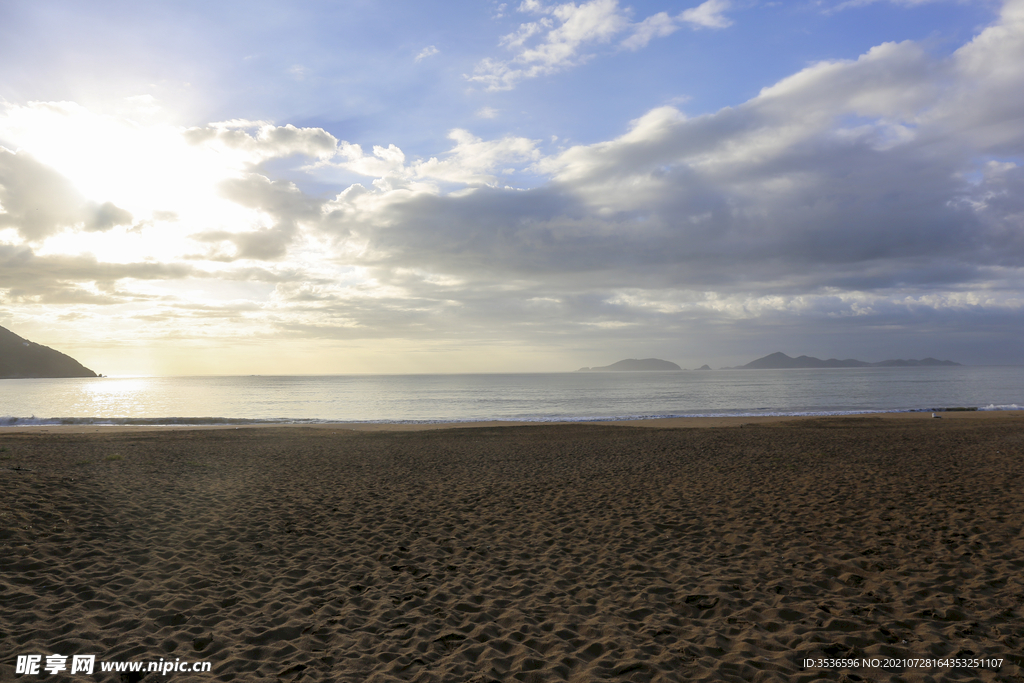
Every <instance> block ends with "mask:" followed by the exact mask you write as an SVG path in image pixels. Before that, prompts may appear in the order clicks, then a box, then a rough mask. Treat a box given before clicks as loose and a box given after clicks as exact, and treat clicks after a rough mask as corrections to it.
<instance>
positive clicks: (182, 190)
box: [0, 102, 252, 222]
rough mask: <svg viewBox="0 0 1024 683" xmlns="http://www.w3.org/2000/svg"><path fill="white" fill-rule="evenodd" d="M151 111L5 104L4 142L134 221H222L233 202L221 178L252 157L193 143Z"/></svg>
mask: <svg viewBox="0 0 1024 683" xmlns="http://www.w3.org/2000/svg"><path fill="white" fill-rule="evenodd" d="M153 109H154V108H153V107H152V105H150V106H146V107H141V106H140V110H139V111H138V112H137V113H138V114H139V116H138V117H137V118H131V117H127V116H120V115H109V114H101V113H96V112H93V111H90V110H88V109H86V108H85V107H82V106H80V105H78V104H75V103H73V102H56V103H54V102H33V103H30V104H28V105H26V106H8V107H6V109H5V110H4V111H3V114H2V115H0V140H5V141H8V142H9V143H12V144H14V145H15V146H16V147H17V148H19V149H21V150H24V151H26V152H28V153H29V154H31V155H32V156H33V157H34V158H35V159H36V160H38V161H40V162H41V163H43V164H46V165H47V166H50V167H51V168H53V169H54V170H56V171H57V172H58V173H60V174H61V175H63V176H64V177H66V178H67V179H68V180H70V181H71V182H72V184H73V185H74V186H75V188H76V189H77V190H78V191H79V192H80V193H81V194H82V195H83V196H84V197H85V198H86V199H87V200H91V201H93V202H97V203H104V202H112V203H114V204H115V205H117V206H118V207H120V208H122V209H125V210H127V211H129V212H130V213H131V214H132V216H133V218H134V219H135V221H136V222H139V221H147V220H148V221H153V220H156V221H159V220H161V219H163V220H166V219H168V218H171V219H176V220H182V219H185V218H189V217H198V216H203V217H204V219H205V221H206V222H209V221H210V220H211V219H212V220H213V221H217V220H218V217H220V216H223V214H224V212H225V210H226V206H225V205H227V204H229V203H228V202H225V201H224V200H223V199H222V198H221V197H220V196H219V195H218V184H219V183H220V182H221V181H223V180H225V179H226V178H230V177H234V176H237V175H238V174H239V173H242V172H243V171H244V170H245V168H246V164H247V163H249V162H250V161H252V160H251V159H249V158H248V157H249V156H250V155H248V154H246V153H245V152H243V151H241V150H231V149H226V148H214V147H211V146H208V145H193V144H189V142H187V141H186V139H185V137H184V135H183V133H184V130H185V129H184V128H182V127H180V126H176V125H173V124H171V123H170V122H169V121H168V120H167V117H166V116H165V117H161V116H158V115H156V114H155V113H154V111H153ZM227 210H228V211H230V209H229V208H228V209H227ZM224 217H225V218H226V216H224Z"/></svg>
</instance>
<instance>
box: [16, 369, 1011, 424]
mask: <svg viewBox="0 0 1024 683" xmlns="http://www.w3.org/2000/svg"><path fill="white" fill-rule="evenodd" d="M953 406H971V407H978V408H982V409H985V408H989V409H1000V408H1002V409H1012V408H1017V407H1019V406H1024V368H1022V367H953V368H844V369H835V370H733V371H710V372H698V371H690V372H679V373H646V372H645V373H547V374H493V375H348V376H339V375H331V376H319V377H315V376H299V377H269V376H249V377H234V376H232V377H134V378H117V377H114V378H98V379H33V380H0V416H3V417H0V423H2V424H8V425H10V424H26V423H50V422H57V421H65V422H67V421H72V422H86V423H133V422H140V423H189V424H201V423H205V422H225V421H230V422H244V421H261V422H262V421H284V422H305V421H311V422H321V421H325V422H364V421H382V422H406V421H424V422H427V421H468V420H492V419H499V420H579V419H600V418H627V417H628V418H636V417H661V416H685V415H752V414H761V415H763V414H786V415H800V414H820V413H843V412H862V411H894V410H922V409H929V408H941V407H953Z"/></svg>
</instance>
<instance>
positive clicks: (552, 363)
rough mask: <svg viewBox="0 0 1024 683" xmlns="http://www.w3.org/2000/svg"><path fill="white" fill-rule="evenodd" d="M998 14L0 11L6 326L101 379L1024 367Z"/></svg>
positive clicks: (1018, 102) (1006, 31) (743, 1)
mask: <svg viewBox="0 0 1024 683" xmlns="http://www.w3.org/2000/svg"><path fill="white" fill-rule="evenodd" d="M1022 305H1024V0H1007V1H1006V2H1003V3H999V2H971V1H966V0H965V1H962V2H955V1H952V0H949V1H946V0H934V1H928V0H874V1H872V0H818V1H808V2H801V1H797V2H784V1H783V2H777V1H772V2H763V1H760V0H707V1H706V2H703V3H698V2H673V1H670V0H643V1H638V2H632V3H628V2H624V1H617V0H587V1H583V2H564V3H563V2H557V1H556V2H547V1H543V0H522V1H521V2H493V1H491V0H479V1H468V0H465V1H456V2H452V1H446V2H443V3H442V2H434V1H433V0H415V1H414V0H350V1H334V2H326V1H319V2H313V1H311V2H287V3H286V2H271V1H266V0H262V1H261V0H247V1H246V2H244V3H243V2H234V1H232V0H227V1H224V2H217V3H210V2H206V1H203V2H191V1H188V0H177V1H175V2H162V1H159V0H156V1H153V2H145V3H139V2H134V1H133V2H119V1H104V0H96V1H94V2H89V3H80V2H75V1H73V0H67V1H59V0H5V1H4V2H3V3H2V4H0V326H4V327H7V328H8V329H11V330H12V331H14V332H16V333H17V334H20V335H21V336H23V337H25V338H27V339H31V340H33V341H36V342H38V343H41V344H46V345H49V346H52V347H55V348H57V349H59V350H61V351H64V352H65V353H68V354H69V355H72V356H73V357H75V358H76V359H77V360H79V361H81V362H82V363H83V364H84V365H86V366H87V367H89V368H91V369H93V370H95V371H96V372H100V373H103V374H107V375H201V374H328V373H408V372H416V373H419V372H424V373H430V372H559V371H572V370H575V369H577V368H579V367H582V366H598V365H606V364H610V363H612V362H615V361H617V360H620V359H622V358H648V357H657V358H664V359H667V360H671V361H674V362H676V363H679V364H680V365H681V366H683V367H686V368H695V367H698V366H700V365H702V364H705V363H707V364H709V365H711V366H713V367H720V366H726V365H738V364H742V363H745V362H748V361H750V360H752V359H754V358H757V357H760V356H763V355H766V354H768V353H771V352H774V351H783V352H785V353H787V354H789V355H793V356H796V355H800V354H807V355H812V356H818V357H821V358H829V357H838V358H851V357H852V358H859V359H862V360H868V361H879V360H884V359H889V358H924V357H927V356H931V357H936V358H942V359H951V360H956V361H958V362H961V363H965V364H1020V363H1024V344H1022V343H1021V339H1022V338H1024V315H1022Z"/></svg>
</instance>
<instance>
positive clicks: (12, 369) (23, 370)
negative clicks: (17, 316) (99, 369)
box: [0, 327, 96, 379]
mask: <svg viewBox="0 0 1024 683" xmlns="http://www.w3.org/2000/svg"><path fill="white" fill-rule="evenodd" d="M95 376H96V373H95V372H93V371H92V370H90V369H89V368H87V367H85V366H84V365H82V364H81V363H79V362H78V361H77V360H75V359H74V358H72V357H71V356H67V355H65V354H63V353H61V352H60V351H55V350H53V349H51V348H50V347H48V346H43V345H41V344H36V343H35V342H30V341H28V340H27V339H22V338H21V337H19V336H18V335H16V334H14V333H13V332H11V331H10V330H8V329H7V328H5V327H0V379H15V378H30V377H95Z"/></svg>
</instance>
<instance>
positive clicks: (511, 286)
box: [332, 5, 1024, 330]
mask: <svg viewBox="0 0 1024 683" xmlns="http://www.w3.org/2000/svg"><path fill="white" fill-rule="evenodd" d="M1019 14H1020V12H1019V10H1017V9H1016V6H1014V5H1010V6H1008V7H1007V9H1006V10H1004V12H1003V15H1002V17H1001V20H1000V21H999V22H997V23H996V24H994V25H993V26H991V27H989V28H987V29H985V30H984V31H982V32H981V33H980V34H979V35H978V36H977V37H976V38H975V39H974V40H972V41H971V42H970V43H968V44H967V45H964V46H963V47H962V48H960V49H959V50H957V51H956V52H955V53H954V54H953V55H951V56H949V57H947V58H936V57H934V56H932V55H931V54H929V53H928V52H926V51H925V50H923V49H922V48H921V46H920V45H918V44H916V43H913V42H903V43H886V44H883V45H879V46H877V47H875V48H873V49H871V50H869V51H867V52H866V53H865V54H863V55H862V56H861V57H859V58H858V59H855V60H841V61H830V62H822V63H819V64H814V65H811V66H809V67H807V68H805V69H803V70H801V71H800V72H797V73H795V74H793V75H792V76H789V77H787V78H784V79H782V80H780V81H779V82H778V83H775V84H774V85H771V86H769V87H766V88H764V89H763V90H762V91H761V92H760V93H759V94H758V95H757V96H756V97H754V98H752V99H751V100H749V101H747V102H745V103H743V104H741V105H739V106H737V107H731V108H725V109H722V110H720V111H718V112H715V113H712V114H707V115H703V116H698V117H687V116H686V115H685V114H683V113H682V112H681V111H679V110H677V109H676V108H674V107H660V108H657V109H653V110H651V111H649V112H648V113H646V114H645V115H644V116H642V117H640V118H638V119H637V120H636V121H634V122H633V123H632V124H631V125H630V127H629V128H628V130H626V131H625V132H624V133H623V134H622V135H621V136H619V137H617V138H615V139H612V140H607V141H603V142H599V143H595V144H591V145H579V146H575V147H571V148H569V149H566V150H563V151H561V152H559V153H557V154H555V155H553V156H548V157H541V158H536V160H535V161H533V163H532V166H531V169H532V170H533V171H534V172H535V173H537V174H540V175H542V176H546V177H548V178H550V181H549V182H547V183H545V184H543V185H542V186H540V187H537V188H535V189H532V190H528V191H509V190H503V189H498V188H497V187H480V188H478V189H477V190H476V191H475V192H473V193H471V194H462V193H450V194H447V195H444V194H441V193H440V192H438V191H437V190H434V191H429V190H424V191H421V192H418V193H406V194H389V193H388V192H386V191H381V190H379V189H378V191H371V190H365V188H364V190H363V191H362V192H361V193H360V194H359V195H358V197H357V198H355V199H354V202H355V204H353V206H355V205H357V204H358V205H361V206H363V207H364V208H366V209H367V210H366V211H365V212H364V213H361V214H360V216H359V219H358V221H352V222H349V223H346V225H347V228H348V229H349V230H350V233H349V234H350V236H351V239H352V240H353V241H356V242H358V243H359V244H361V245H363V246H362V249H361V251H360V259H361V260H360V263H361V264H362V265H367V266H373V267H374V268H375V269H377V272H379V273H385V274H386V273H392V274H393V273H396V272H398V271H399V270H412V269H415V270H418V271H419V272H423V273H428V274H432V277H434V278H448V279H450V281H451V282H453V283H458V284H452V285H450V286H449V287H447V288H446V289H445V292H444V294H443V298H445V299H446V300H450V301H457V302H460V305H461V306H469V303H468V302H469V301H478V300H480V299H481V298H486V299H487V301H488V303H487V304H486V305H483V304H482V305H481V307H483V308H486V307H487V306H494V307H496V308H497V309H498V310H512V311H516V310H522V311H525V310H526V309H525V308H521V307H520V308H517V307H516V306H515V305H513V304H511V303H510V302H511V301H513V300H515V301H522V300H523V299H524V297H526V298H529V299H530V300H535V301H537V302H541V301H542V300H543V301H546V302H548V303H545V304H543V306H547V307H549V308H548V309H545V310H552V311H556V313H554V314H553V315H554V317H555V318H557V319H558V320H561V321H563V322H564V323H565V325H567V326H572V325H577V324H578V325H584V324H585V322H584V321H589V324H596V323H601V324H606V325H609V326H612V327H614V326H615V325H619V324H621V325H625V326H627V327H629V326H634V325H635V326H639V327H640V328H643V329H647V330H650V329H660V330H665V329H668V328H667V327H666V325H667V324H668V323H666V322H665V321H666V320H675V321H676V322H677V323H679V324H683V322H682V321H686V320H698V319H699V320H720V321H726V320H733V321H735V320H746V319H759V318H760V319H766V320H767V319H769V318H770V317H771V316H781V318H780V319H782V318H785V319H787V320H796V319H803V318H808V319H809V318H810V317H815V316H820V317H821V318H823V319H826V318H829V316H835V317H836V318H837V319H838V318H846V317H851V318H858V319H860V320H862V321H863V320H868V319H871V320H878V321H880V322H879V324H882V323H883V321H886V320H891V319H895V318H897V317H898V314H899V312H900V311H908V310H910V311H914V312H915V313H914V315H915V316H918V317H921V316H923V315H924V314H923V313H921V312H922V311H925V310H931V311H936V312H946V313H948V314H949V315H951V316H952V315H954V314H955V315H956V316H959V317H958V319H964V318H963V316H966V315H967V312H968V311H987V312H989V313H991V314H992V315H993V316H995V315H996V313H997V312H999V311H1002V312H1003V313H1000V314H999V315H1004V314H1009V312H1012V311H1013V310H1015V307H1018V306H1019V305H1020V303H1021V295H1020V293H1019V292H1020V291H1021V290H1020V287H1021V285H1022V284H1024V199H1022V197H1024V163H1022V162H1021V157H1022V152H1024V129H1022V128H1021V126H1020V123H1019V122H1020V120H1021V117H1022V116H1024V95H1022V93H1024V52H1022V49H1024V42H1022V41H1024V21H1022V20H1021V18H1020V17H1019ZM459 135H465V136H468V134H465V133H461V132H460V133H459ZM453 137H454V138H455V139H456V140H457V141H458V144H457V145H456V148H455V149H456V150H459V149H460V147H464V149H465V157H466V158H460V156H461V155H460V154H452V156H451V158H452V159H453V164H454V163H455V162H454V160H455V159H459V163H461V164H464V166H465V167H466V168H467V169H471V168H472V167H473V165H472V164H471V163H469V162H468V161H467V160H468V159H469V158H474V155H478V158H479V159H481V161H480V164H479V166H480V168H483V167H486V166H490V167H491V168H494V167H495V164H494V163H491V162H485V161H484V160H486V159H488V156H487V154H486V152H487V151H489V150H494V151H495V153H496V154H497V150H499V149H502V150H505V152H507V149H505V148H504V147H502V145H500V144H498V141H490V142H484V141H480V140H476V139H473V138H472V137H471V136H468V137H465V138H461V139H460V138H459V137H458V136H453ZM516 149H517V150H518V152H519V153H520V154H521V155H522V156H521V158H530V154H531V149H532V148H531V147H530V146H529V145H526V144H523V145H522V147H519V148H516ZM505 152H503V153H505ZM417 163H418V164H419V166H417ZM439 164H440V162H438V165H439ZM456 165H457V164H456ZM430 166H431V164H430V163H427V162H416V163H414V164H411V165H408V166H406V165H405V164H404V161H403V168H405V169H416V168H422V169H427V168H429V167H430ZM434 171H435V172H436V175H437V176H438V177H441V176H443V175H444V174H443V173H441V172H440V169H438V168H435V169H434ZM405 172H406V173H408V172H409V171H408V170H406V171H405ZM424 175H427V174H426V173H424ZM483 177H484V173H482V172H481V171H480V170H475V171H473V172H467V174H466V175H465V176H459V175H456V174H452V175H448V178H449V179H451V180H453V181H455V180H458V181H459V182H464V183H467V182H472V181H473V179H476V178H483ZM372 198H376V199H373V200H372V202H371V199H372ZM388 198H390V199H388ZM371 207H372V208H371ZM332 210H333V209H332ZM338 210H339V211H340V208H339V209H338ZM386 277H387V276H386V275H381V276H379V278H380V279H381V280H384V279H386ZM401 287H403V288H404V289H405V291H406V294H407V296H409V297H412V298H417V299H419V298H420V297H423V298H428V299H431V300H434V299H438V300H439V299H440V298H441V296H442V295H441V293H440V292H439V291H438V289H437V287H436V285H434V284H431V283H430V282H428V281H427V280H426V279H424V280H422V281H420V282H417V281H416V280H415V279H410V278H405V279H404V280H402V281H401ZM482 292H490V294H489V295H487V297H484V295H483V294H482ZM436 305H438V306H440V305H441V304H440V303H438V304H436ZM508 306H512V308H511V309H509V308H503V307H508ZM537 306H541V304H540V303H538V304H537ZM446 310H447V309H446ZM531 310H533V309H531ZM537 310H540V309H537ZM467 315H468V314H467ZM516 315H517V314H516V313H510V314H509V316H510V317H511V318H513V319H516ZM986 315H987V314H986ZM523 316H524V317H523V318H520V319H521V320H523V321H525V320H527V317H525V316H526V313H525V312H524V313H523ZM829 319H830V318H829ZM950 319H952V318H950ZM657 321H660V322H657ZM524 324H525V322H524ZM673 324H675V323H673ZM556 327H557V325H554V324H553V327H552V329H555V328H556ZM609 329H611V328H609ZM622 329H626V328H625V327H624V328H622Z"/></svg>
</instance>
